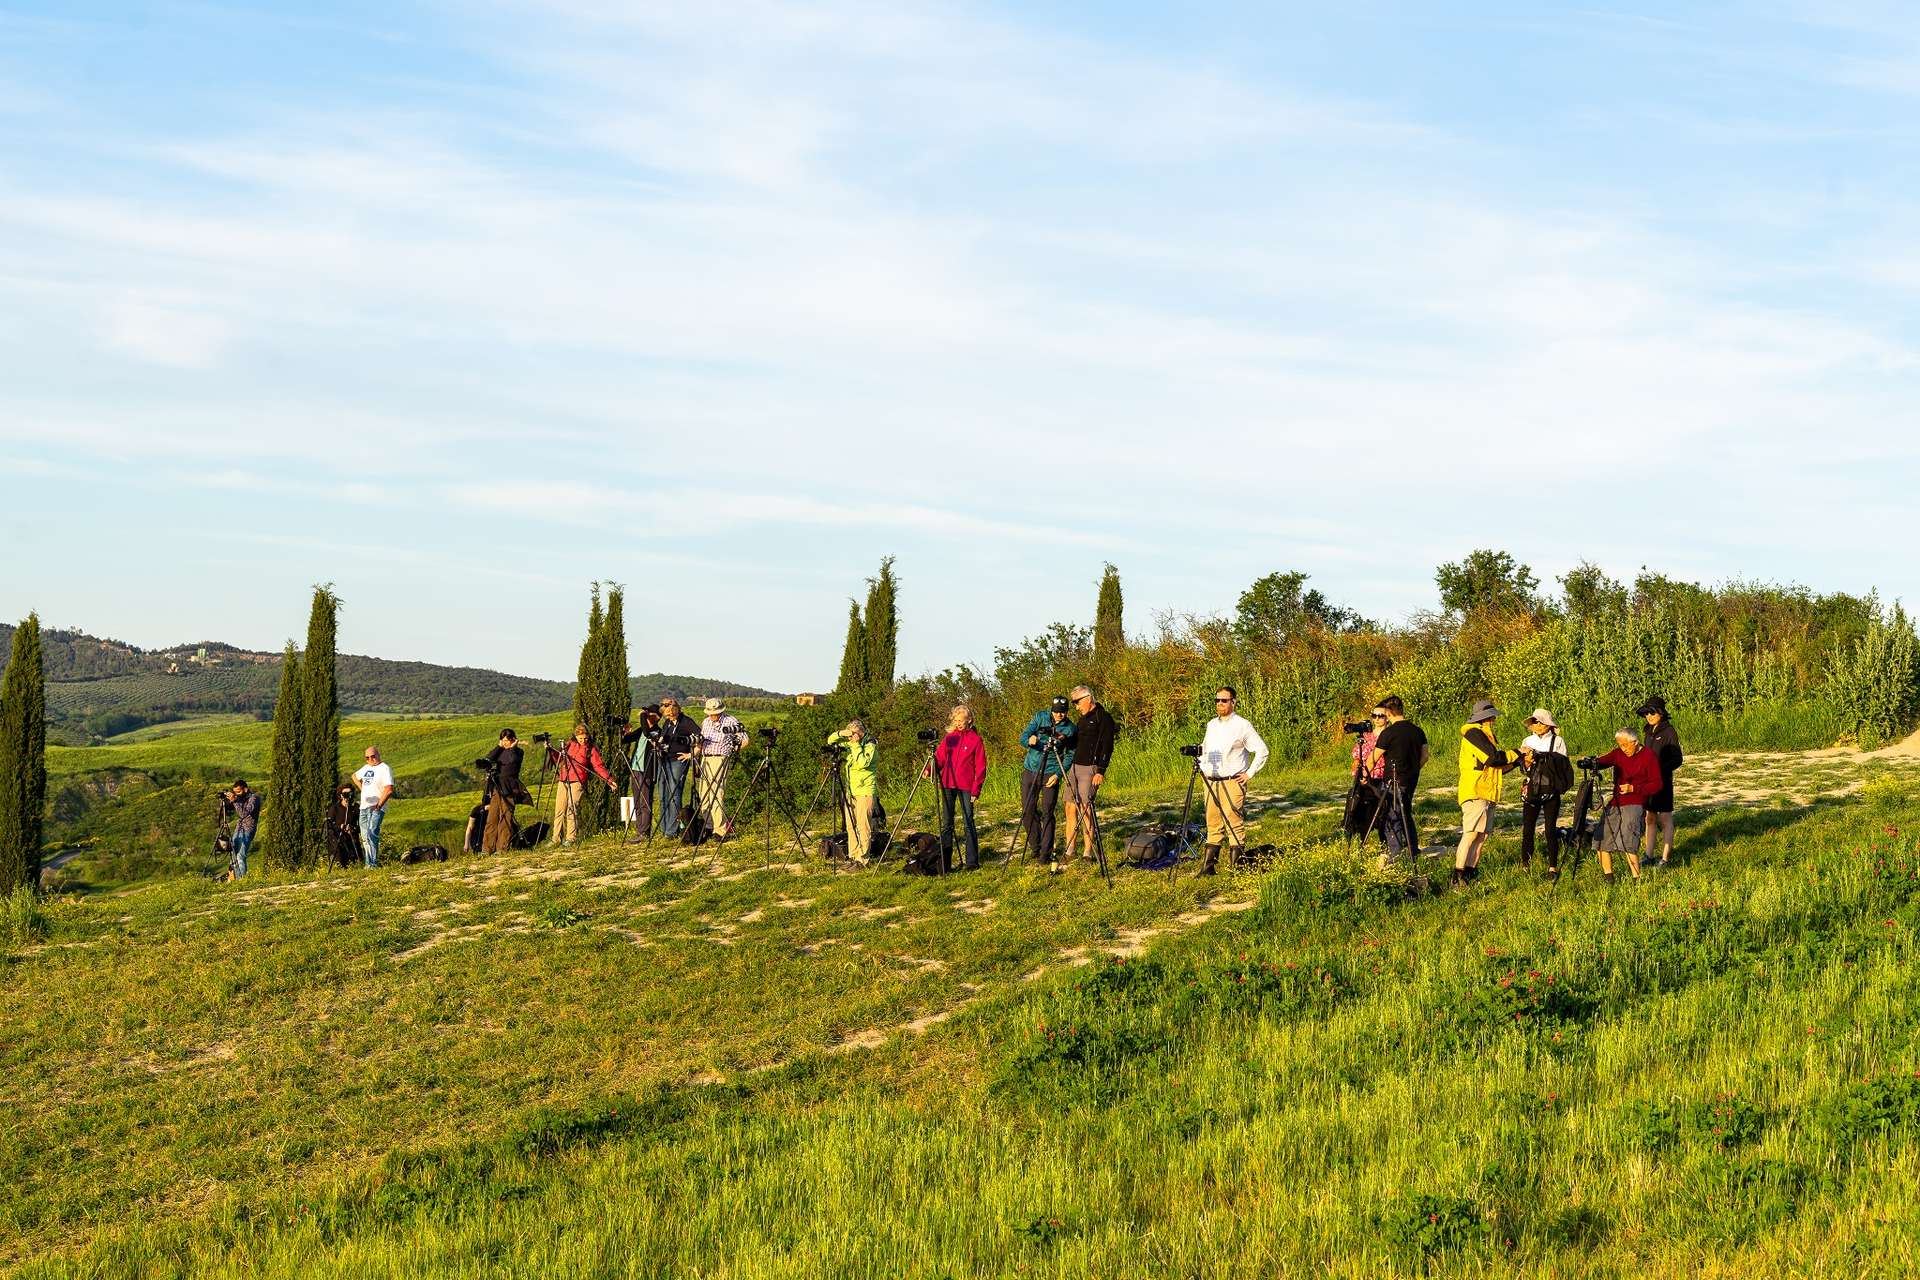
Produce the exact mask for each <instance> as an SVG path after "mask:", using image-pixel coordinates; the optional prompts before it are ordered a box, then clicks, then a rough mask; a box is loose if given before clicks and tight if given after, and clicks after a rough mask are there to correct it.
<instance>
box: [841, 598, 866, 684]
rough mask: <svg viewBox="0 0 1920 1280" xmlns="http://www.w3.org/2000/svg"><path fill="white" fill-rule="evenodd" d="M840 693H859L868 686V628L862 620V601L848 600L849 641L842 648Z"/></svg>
mask: <svg viewBox="0 0 1920 1280" xmlns="http://www.w3.org/2000/svg"><path fill="white" fill-rule="evenodd" d="M833 687H834V690H835V692H838V693H859V692H861V691H862V690H863V689H865V688H866V687H867V628H866V624H865V623H863V622H861V621H860V602H859V601H858V600H848V601H847V643H846V646H845V647H844V648H842V649H841V650H840V680H839V682H838V683H837V684H835V685H834V686H833Z"/></svg>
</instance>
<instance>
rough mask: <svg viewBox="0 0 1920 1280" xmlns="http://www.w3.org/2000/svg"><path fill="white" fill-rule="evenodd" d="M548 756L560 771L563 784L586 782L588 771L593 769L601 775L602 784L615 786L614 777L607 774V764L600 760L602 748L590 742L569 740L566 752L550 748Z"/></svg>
mask: <svg viewBox="0 0 1920 1280" xmlns="http://www.w3.org/2000/svg"><path fill="white" fill-rule="evenodd" d="M547 756H548V758H550V759H551V760H553V762H554V767H555V768H557V769H558V770H559V771H560V781H562V782H585V781H586V780H587V771H588V770H589V769H591V770H592V771H593V772H595V773H597V774H599V775H600V780H601V781H602V782H604V783H606V784H607V785H608V786H610V787H611V786H613V775H612V774H610V773H608V772H607V763H606V761H604V760H602V759H601V758H600V748H598V747H596V746H594V745H593V744H592V743H590V742H586V743H582V742H575V741H574V740H573V739H571V738H569V739H567V747H566V750H564V751H555V750H554V749H553V748H552V747H548V748H547Z"/></svg>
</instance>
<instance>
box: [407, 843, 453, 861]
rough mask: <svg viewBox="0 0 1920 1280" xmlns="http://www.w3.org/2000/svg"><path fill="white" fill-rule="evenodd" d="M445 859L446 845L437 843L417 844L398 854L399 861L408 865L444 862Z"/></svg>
mask: <svg viewBox="0 0 1920 1280" xmlns="http://www.w3.org/2000/svg"><path fill="white" fill-rule="evenodd" d="M446 860H447V850H446V847H445V846H444V845H437V844H417V845H414V846H413V847H412V848H411V849H409V850H407V851H406V852H405V853H403V854H401V855H400V861H401V863H403V864H404V865H406V866H409V867H411V866H413V865H415V864H416V863H421V862H445V861H446Z"/></svg>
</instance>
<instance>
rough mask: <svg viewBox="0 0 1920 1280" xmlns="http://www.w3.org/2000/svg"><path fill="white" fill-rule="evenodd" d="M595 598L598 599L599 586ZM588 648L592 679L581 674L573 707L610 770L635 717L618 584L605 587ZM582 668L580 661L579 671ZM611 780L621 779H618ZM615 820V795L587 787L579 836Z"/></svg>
mask: <svg viewBox="0 0 1920 1280" xmlns="http://www.w3.org/2000/svg"><path fill="white" fill-rule="evenodd" d="M595 593H596V596H597V595H598V588H597V587H596V588H595ZM596 603H597V601H596ZM587 648H590V649H591V650H592V672H591V678H590V680H589V679H588V678H587V677H586V676H585V675H584V674H583V678H582V681H581V686H582V691H583V692H584V696H582V693H576V695H575V706H576V709H582V710H583V711H584V714H582V715H581V717H580V718H581V719H583V720H585V721H586V722H587V727H588V729H589V730H591V731H592V733H593V742H594V745H595V746H597V747H599V748H600V755H601V758H602V759H604V760H606V761H607V767H608V769H609V770H611V769H612V768H613V756H614V745H615V735H616V733H617V731H618V729H619V727H620V726H621V725H623V724H625V723H626V722H627V717H628V716H630V715H631V714H632V713H633V690H632V686H631V685H630V684H629V683H628V676H627V630H626V599H625V592H624V591H623V590H622V589H621V588H620V587H619V586H617V585H614V584H611V583H609V584H607V593H606V608H605V610H604V611H603V612H600V615H599V623H598V626H597V629H596V630H595V631H594V632H593V633H592V634H591V635H590V636H589V637H588V639H587ZM581 657H582V658H583V659H585V658H586V657H587V652H586V649H583V650H582V653H581ZM584 666H585V663H584V662H583V671H584ZM615 781H616V782H619V781H622V779H620V778H619V777H618V776H617V775H616V777H615ZM619 821H620V798H619V796H618V795H616V794H615V793H614V792H612V791H609V790H608V789H607V788H606V787H604V786H602V785H600V783H599V782H598V781H597V780H595V781H592V782H589V783H588V784H587V789H586V791H585V793H584V794H583V795H582V796H581V798H580V833H581V835H582V836H590V835H593V834H594V833H596V832H599V831H605V830H607V829H608V828H610V827H614V826H617V825H618V824H619Z"/></svg>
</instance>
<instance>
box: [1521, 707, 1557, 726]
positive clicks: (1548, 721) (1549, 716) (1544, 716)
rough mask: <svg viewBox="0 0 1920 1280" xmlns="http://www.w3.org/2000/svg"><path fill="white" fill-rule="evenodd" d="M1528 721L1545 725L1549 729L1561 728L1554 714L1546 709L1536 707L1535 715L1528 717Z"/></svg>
mask: <svg viewBox="0 0 1920 1280" xmlns="http://www.w3.org/2000/svg"><path fill="white" fill-rule="evenodd" d="M1527 719H1529V720H1532V721H1534V722H1536V723H1538V724H1543V725H1545V726H1547V728H1549V729H1558V728H1559V727H1560V726H1559V725H1558V724H1557V723H1555V721H1554V718H1553V712H1551V711H1549V710H1547V709H1546V708H1545V707H1535V708H1534V709H1533V714H1532V715H1530V716H1528V717H1527Z"/></svg>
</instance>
